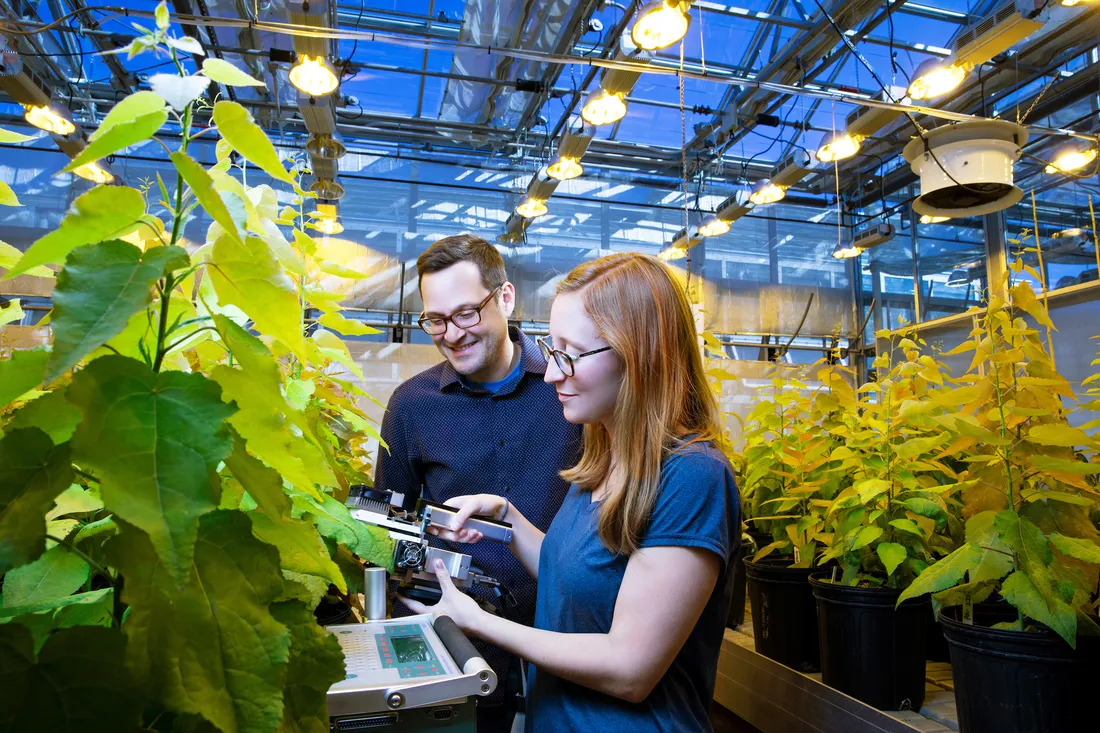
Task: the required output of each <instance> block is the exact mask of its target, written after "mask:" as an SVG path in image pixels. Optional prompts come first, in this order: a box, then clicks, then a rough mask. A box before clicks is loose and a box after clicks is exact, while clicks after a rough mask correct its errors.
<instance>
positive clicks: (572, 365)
mask: <svg viewBox="0 0 1100 733" xmlns="http://www.w3.org/2000/svg"><path fill="white" fill-rule="evenodd" d="M548 338H549V337H548V336H540V337H538V338H537V339H535V343H537V344H538V345H539V351H541V352H542V357H543V358H544V359H546V362H547V363H550V359H551V357H553V359H554V363H555V364H556V365H557V367H558V369H560V370H561V373H562V374H564V375H565V376H567V377H572V376H576V374H577V366H576V362H577V360H578V359H583V358H584V357H586V356H592V355H593V354H601V353H603V352H604V351H611V347H610V346H601V347H600V348H598V349H592V350H591V351H585V352H582V353H580V354H577V355H576V356H574V355H573V354H569V353H566V352H564V351H562V350H561V349H555V348H554V347H553V346H551V345H550V343H549V342H548V341H547V339H548ZM562 359H564V360H565V363H566V364H568V365H569V369H568V371H567V370H566V368H565V367H564V366H562Z"/></svg>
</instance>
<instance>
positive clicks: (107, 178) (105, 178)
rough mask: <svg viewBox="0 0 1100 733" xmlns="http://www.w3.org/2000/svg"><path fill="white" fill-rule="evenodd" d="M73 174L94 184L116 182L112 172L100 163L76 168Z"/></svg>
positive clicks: (86, 164)
mask: <svg viewBox="0 0 1100 733" xmlns="http://www.w3.org/2000/svg"><path fill="white" fill-rule="evenodd" d="M73 173H75V174H77V175H78V176H80V177H81V178H83V179H84V180H86V181H91V182H92V183H111V182H112V181H114V180H115V177H114V176H113V175H112V174H111V172H110V171H109V170H107V169H106V168H104V167H103V166H101V165H100V164H99V163H85V164H84V165H82V166H78V167H76V168H74V169H73Z"/></svg>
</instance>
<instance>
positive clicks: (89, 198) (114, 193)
mask: <svg viewBox="0 0 1100 733" xmlns="http://www.w3.org/2000/svg"><path fill="white" fill-rule="evenodd" d="M150 93H151V92H150ZM144 213H145V200H144V199H143V198H142V196H141V192H140V191H137V190H135V189H133V188H127V187H126V186H97V187H95V188H93V189H91V190H90V191H88V192H87V193H85V194H83V195H82V196H80V197H78V198H77V199H76V200H75V201H73V205H72V208H71V209H70V210H69V213H68V214H67V215H66V216H65V218H64V219H62V220H61V226H60V227H58V228H57V229H56V230H54V231H52V232H50V233H49V234H47V235H45V236H44V237H42V238H41V239H39V240H38V241H36V242H35V243H34V244H32V245H31V247H30V249H28V250H27V253H26V254H25V255H23V257H22V259H20V260H19V262H18V263H17V264H16V265H15V267H13V268H11V269H10V270H9V271H8V273H7V274H6V275H4V278H3V279H5V280H7V279H9V278H12V277H15V276H16V275H22V274H23V273H25V272H29V271H30V270H31V269H32V268H35V267H37V266H39V265H47V264H55V263H60V262H64V261H65V258H66V257H67V256H68V254H69V252H71V251H72V250H73V249H74V248H76V247H79V246H81V245H85V244H94V243H95V242H102V241H104V240H106V239H115V238H116V237H118V236H120V235H122V234H125V233H127V232H128V231H129V230H130V228H131V227H133V225H134V223H135V222H137V221H138V220H139V219H140V217H141V215H142V214H144Z"/></svg>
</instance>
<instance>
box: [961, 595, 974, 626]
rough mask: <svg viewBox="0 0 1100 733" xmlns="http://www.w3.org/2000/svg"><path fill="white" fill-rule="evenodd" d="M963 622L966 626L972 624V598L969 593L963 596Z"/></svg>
mask: <svg viewBox="0 0 1100 733" xmlns="http://www.w3.org/2000/svg"><path fill="white" fill-rule="evenodd" d="M963 623H964V624H966V625H967V626H973V625H974V600H973V599H972V598H971V596H970V594H969V593H967V594H966V595H964V596H963Z"/></svg>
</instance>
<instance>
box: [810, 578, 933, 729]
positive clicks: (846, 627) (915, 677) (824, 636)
mask: <svg viewBox="0 0 1100 733" xmlns="http://www.w3.org/2000/svg"><path fill="white" fill-rule="evenodd" d="M828 578H829V576H828V575H827V574H825V573H819V574H816V575H812V576H810V586H811V587H812V588H813V593H814V598H815V599H816V600H817V624H818V631H819V634H820V638H821V681H822V682H824V683H825V684H827V685H829V686H830V687H833V688H835V689H837V690H840V691H841V692H843V693H845V694H846V695H851V696H852V697H854V698H856V699H857V700H862V701H863V702H865V703H867V704H868V705H871V706H874V707H876V708H878V709H880V710H919V709H920V706H921V705H923V704H924V661H925V660H924V657H925V633H926V631H927V629H928V626H927V620H926V618H925V617H926V616H928V615H930V614H931V613H932V604H931V601H930V600H929V599H928V597H927V596H924V597H923V598H917V599H913V600H910V601H906V602H905V603H903V604H902V605H901V606H900V607H899V608H897V609H895V608H894V604H895V603H896V602H897V600H898V596H899V595H901V592H900V591H896V590H890V589H888V588H853V587H851V586H846V585H840V584H839V583H831V582H829V580H828Z"/></svg>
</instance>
